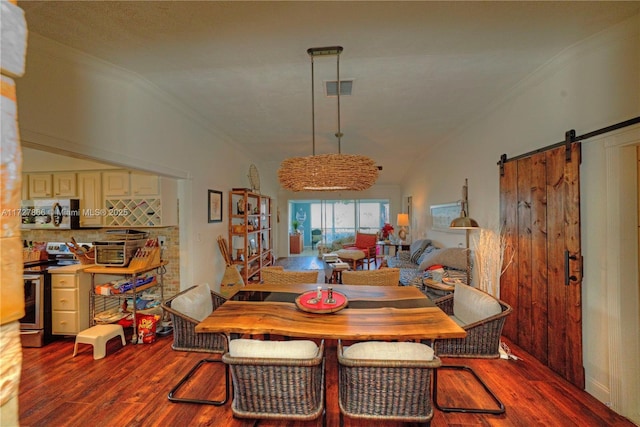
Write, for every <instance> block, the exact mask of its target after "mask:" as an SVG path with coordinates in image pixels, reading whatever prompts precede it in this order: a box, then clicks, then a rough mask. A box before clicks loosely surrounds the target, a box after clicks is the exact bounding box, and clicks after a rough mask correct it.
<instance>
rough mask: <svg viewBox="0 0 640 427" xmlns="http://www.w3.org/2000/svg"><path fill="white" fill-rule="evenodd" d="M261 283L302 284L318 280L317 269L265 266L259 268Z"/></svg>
mask: <svg viewBox="0 0 640 427" xmlns="http://www.w3.org/2000/svg"><path fill="white" fill-rule="evenodd" d="M261 273H262V283H267V284H271V285H302V284H305V283H317V282H318V273H319V271H318V270H306V271H292V270H284V269H283V268H282V267H281V266H274V267H265V268H263V269H262V270H261Z"/></svg>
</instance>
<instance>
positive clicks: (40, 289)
mask: <svg viewBox="0 0 640 427" xmlns="http://www.w3.org/2000/svg"><path fill="white" fill-rule="evenodd" d="M79 245H80V246H82V247H84V248H85V249H88V248H91V246H92V244H91V243H79ZM46 248H47V249H46V250H47V253H48V259H47V260H41V261H32V262H25V263H24V266H23V280H24V309H25V315H24V317H23V318H22V319H20V336H21V339H22V346H23V347H42V346H44V345H46V344H48V343H49V342H51V341H52V340H53V339H54V336H53V334H52V333H51V310H52V309H51V275H50V273H49V269H50V268H52V267H59V266H63V265H70V264H78V263H79V261H78V260H77V259H76V258H75V256H74V255H73V253H72V252H71V250H70V249H69V246H68V245H67V244H66V243H64V242H49V243H47V247H46Z"/></svg>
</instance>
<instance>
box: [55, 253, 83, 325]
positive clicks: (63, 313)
mask: <svg viewBox="0 0 640 427" xmlns="http://www.w3.org/2000/svg"><path fill="white" fill-rule="evenodd" d="M85 267H87V266H80V265H78V266H67V267H61V268H56V269H51V270H49V271H50V272H51V332H52V333H53V334H54V335H77V334H78V332H80V331H82V330H84V329H87V328H88V327H89V293H90V289H91V276H90V275H89V274H87V273H83V272H82V270H83V269H84V268H85Z"/></svg>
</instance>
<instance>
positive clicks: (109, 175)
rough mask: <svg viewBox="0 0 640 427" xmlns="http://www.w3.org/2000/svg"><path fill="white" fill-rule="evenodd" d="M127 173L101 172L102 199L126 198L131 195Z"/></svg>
mask: <svg viewBox="0 0 640 427" xmlns="http://www.w3.org/2000/svg"><path fill="white" fill-rule="evenodd" d="M129 183H130V173H129V171H109V172H102V192H103V195H104V197H126V196H130V195H131V190H130V184H129Z"/></svg>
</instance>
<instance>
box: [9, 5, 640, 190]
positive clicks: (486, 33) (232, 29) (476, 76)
mask: <svg viewBox="0 0 640 427" xmlns="http://www.w3.org/2000/svg"><path fill="white" fill-rule="evenodd" d="M18 4H19V6H20V7H22V8H23V9H24V10H25V12H26V16H27V25H28V28H29V31H31V32H35V33H39V34H40V35H42V36H45V37H48V38H51V39H54V40H56V41H58V42H60V43H63V44H65V45H68V46H71V47H73V48H75V49H78V50H80V51H84V52H87V53H89V54H91V55H93V56H95V57H98V58H101V59H103V60H106V61H108V62H111V63H113V64H116V65H118V66H120V67H123V68H125V69H128V70H130V71H133V72H135V73H137V74H138V75H140V76H142V77H143V78H145V79H147V80H148V81H150V82H153V83H154V84H155V85H157V86H158V87H160V88H161V89H162V90H164V91H166V92H168V93H170V94H171V95H172V96H174V97H175V98H177V99H179V100H180V101H181V102H182V103H183V104H185V105H186V106H188V107H189V108H190V109H192V110H194V111H195V112H197V114H199V115H200V116H202V118H203V119H204V120H205V121H206V122H207V123H209V125H210V126H211V127H212V128H215V129H216V130H217V131H219V132H220V133H222V134H225V135H226V136H228V137H229V138H230V139H231V140H232V141H234V143H236V144H241V145H243V146H244V147H245V148H246V150H247V151H249V152H252V153H253V154H255V156H256V158H259V159H263V160H264V161H273V162H275V164H278V163H279V162H280V161H282V160H283V159H284V158H286V157H291V156H306V155H310V154H311V151H312V143H311V133H312V132H311V66H310V59H309V56H308V55H307V53H306V51H307V48H310V47H320V46H331V45H341V46H343V47H344V52H343V53H342V55H341V56H340V76H341V78H343V79H346V78H353V79H355V83H354V87H353V95H352V96H350V97H341V122H342V132H343V133H344V137H343V139H342V152H343V153H355V154H366V155H368V156H370V157H371V158H373V159H374V160H375V161H376V163H377V164H379V165H382V166H383V167H384V170H383V171H382V172H381V174H380V178H379V181H378V182H379V183H381V184H398V183H400V182H401V181H402V179H403V177H404V174H405V172H406V170H407V163H406V158H407V157H410V158H415V153H420V154H421V153H426V152H427V151H428V150H429V149H431V148H432V147H434V146H435V145H436V144H438V143H440V142H442V141H443V140H444V139H445V138H446V137H447V135H449V134H450V133H452V132H454V131H455V130H456V129H458V128H460V127H462V126H464V125H465V124H467V123H469V122H470V121H471V120H473V119H474V118H477V117H479V116H480V115H481V114H482V113H483V112H484V111H486V109H487V108H488V106H490V105H492V104H495V103H496V102H499V100H500V99H502V98H503V97H505V96H506V95H507V94H508V93H509V92H510V90H512V89H513V88H514V86H515V85H516V84H517V83H518V82H520V81H522V80H523V79H525V78H526V77H527V76H528V75H530V74H531V73H533V72H534V71H536V70H537V69H538V68H540V67H541V66H543V65H544V64H545V63H547V62H549V61H550V60H551V59H552V58H554V56H556V55H558V54H559V53H560V52H562V51H563V50H564V49H566V48H568V47H570V46H572V45H574V44H575V43H577V42H579V41H580V40H583V39H585V38H587V37H589V36H591V35H593V34H595V33H597V32H599V31H602V30H603V29H605V28H607V27H609V26H611V25H613V24H615V23H617V22H619V21H621V20H624V19H625V18H627V17H629V16H631V15H633V14H635V13H637V12H638V10H640V2H638V1H634V2H626V1H625V2H418V1H416V2H364V1H359V2H239V1H234V2H222V1H219V2H218V1H194V2H190V1H140V2H130V1H124V2H120V1H66V2H65V1H43V2H40V1H19V2H18ZM27 61H28V57H27ZM27 72H28V62H27ZM315 76H316V77H315V86H316V91H317V95H316V101H315V106H316V107H315V108H316V154H322V153H330V152H337V141H336V138H335V136H334V133H335V132H336V130H337V108H336V99H335V98H326V97H324V96H323V95H322V82H323V81H324V80H331V79H335V77H336V62H335V57H325V58H317V59H316V62H315ZM412 156H413V157H412Z"/></svg>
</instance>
